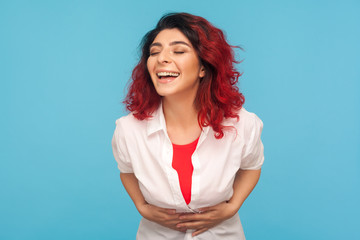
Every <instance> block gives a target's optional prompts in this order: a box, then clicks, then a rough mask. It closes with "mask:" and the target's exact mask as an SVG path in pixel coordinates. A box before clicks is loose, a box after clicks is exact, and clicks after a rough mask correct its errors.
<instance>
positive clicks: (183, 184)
mask: <svg viewBox="0 0 360 240" xmlns="http://www.w3.org/2000/svg"><path fill="white" fill-rule="evenodd" d="M198 141H199V138H198V139H196V140H195V141H194V142H192V143H189V144H185V145H177V144H173V150H174V151H173V161H172V167H173V168H174V169H175V170H176V171H177V173H178V176H179V182H180V188H181V193H182V195H183V197H184V199H185V202H186V204H189V203H190V201H191V179H192V173H193V169H194V168H193V165H192V162H191V156H192V155H193V153H194V151H195V148H196V145H197V143H198Z"/></svg>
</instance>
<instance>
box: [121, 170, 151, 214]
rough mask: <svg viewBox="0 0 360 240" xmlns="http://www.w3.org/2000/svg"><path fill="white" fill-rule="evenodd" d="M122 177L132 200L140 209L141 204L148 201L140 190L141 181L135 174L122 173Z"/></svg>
mask: <svg viewBox="0 0 360 240" xmlns="http://www.w3.org/2000/svg"><path fill="white" fill-rule="evenodd" d="M120 179H121V182H122V184H123V185H124V187H125V190H126V191H127V193H128V194H129V196H130V198H131V200H132V201H133V202H134V204H135V206H136V208H137V209H138V210H139V206H141V205H143V204H145V203H146V201H145V198H144V196H143V195H142V193H141V191H140V188H139V182H138V180H137V178H136V177H135V174H133V173H120Z"/></svg>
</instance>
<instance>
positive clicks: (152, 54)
mask: <svg viewBox="0 0 360 240" xmlns="http://www.w3.org/2000/svg"><path fill="white" fill-rule="evenodd" d="M157 54H159V52H151V53H150V56H155V55H157Z"/></svg>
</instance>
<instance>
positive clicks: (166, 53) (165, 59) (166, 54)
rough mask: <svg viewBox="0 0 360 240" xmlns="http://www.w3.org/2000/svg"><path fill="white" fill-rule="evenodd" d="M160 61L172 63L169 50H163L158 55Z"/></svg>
mask: <svg viewBox="0 0 360 240" xmlns="http://www.w3.org/2000/svg"><path fill="white" fill-rule="evenodd" d="M158 62H159V63H171V57H170V53H169V51H166V50H163V51H161V52H160V53H159V56H158Z"/></svg>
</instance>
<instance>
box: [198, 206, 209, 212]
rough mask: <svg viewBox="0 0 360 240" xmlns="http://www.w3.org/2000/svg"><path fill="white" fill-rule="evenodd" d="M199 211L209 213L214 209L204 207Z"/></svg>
mask: <svg viewBox="0 0 360 240" xmlns="http://www.w3.org/2000/svg"><path fill="white" fill-rule="evenodd" d="M198 210H199V211H200V213H202V212H207V211H211V210H212V207H203V208H199V209H198Z"/></svg>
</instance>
